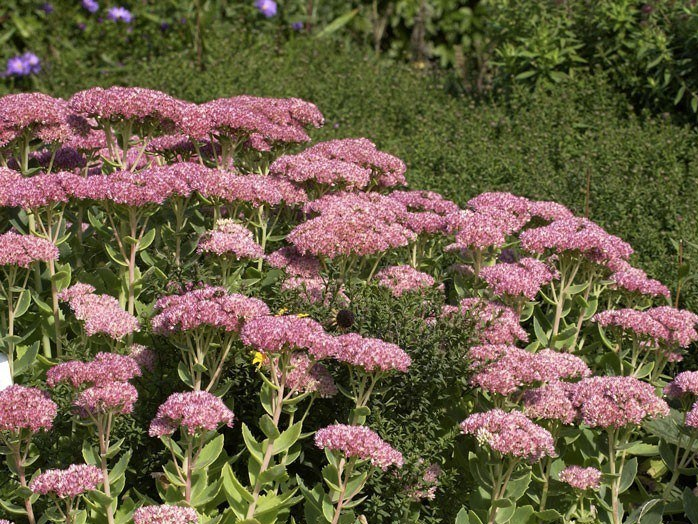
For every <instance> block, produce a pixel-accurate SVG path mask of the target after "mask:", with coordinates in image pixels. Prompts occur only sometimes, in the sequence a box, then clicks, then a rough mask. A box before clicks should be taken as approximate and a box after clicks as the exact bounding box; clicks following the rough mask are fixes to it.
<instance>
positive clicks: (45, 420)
mask: <svg viewBox="0 0 698 524" xmlns="http://www.w3.org/2000/svg"><path fill="white" fill-rule="evenodd" d="M57 412H58V406H57V405H56V403H55V402H53V401H52V400H51V397H50V396H49V395H48V393H46V392H45V391H41V390H40V389H36V388H29V387H25V386H18V385H16V384H15V385H12V386H10V387H8V388H5V389H3V390H2V391H0V431H11V432H13V433H18V432H20V431H22V430H28V431H30V432H31V433H36V432H38V431H40V430H42V429H44V430H49V429H51V428H52V427H53V419H54V418H56V413H57Z"/></svg>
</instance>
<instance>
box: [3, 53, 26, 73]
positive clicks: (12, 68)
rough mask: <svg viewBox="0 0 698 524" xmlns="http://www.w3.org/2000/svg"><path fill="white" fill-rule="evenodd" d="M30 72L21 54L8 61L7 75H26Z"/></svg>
mask: <svg viewBox="0 0 698 524" xmlns="http://www.w3.org/2000/svg"><path fill="white" fill-rule="evenodd" d="M28 74H29V68H28V67H27V65H26V64H25V63H24V60H22V57H21V56H13V57H12V58H10V59H9V60H8V61H7V69H6V70H5V75H6V76H26V75H28Z"/></svg>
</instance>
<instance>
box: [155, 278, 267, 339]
mask: <svg viewBox="0 0 698 524" xmlns="http://www.w3.org/2000/svg"><path fill="white" fill-rule="evenodd" d="M155 310H156V311H159V313H158V314H157V315H155V317H153V319H152V321H151V326H152V328H153V331H155V332H156V333H159V334H161V335H170V334H173V333H178V332H182V331H192V330H195V329H199V328H206V327H212V328H215V329H221V330H223V331H227V332H233V333H239V332H240V330H241V329H242V326H243V324H244V323H245V322H246V321H249V320H251V319H253V318H256V317H260V316H265V315H268V314H269V308H268V307H267V305H266V304H265V303H264V302H262V301H261V300H259V299H256V298H249V297H246V296H244V295H238V294H235V293H232V294H231V293H228V292H227V291H226V289H225V288H222V287H212V286H207V287H203V288H200V289H194V290H192V291H188V292H186V293H184V294H182V295H169V296H166V297H162V298H160V299H159V300H158V301H157V302H156V303H155Z"/></svg>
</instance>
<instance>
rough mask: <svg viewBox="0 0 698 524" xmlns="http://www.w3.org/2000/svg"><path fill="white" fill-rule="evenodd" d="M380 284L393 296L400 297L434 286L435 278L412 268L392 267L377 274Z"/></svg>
mask: <svg viewBox="0 0 698 524" xmlns="http://www.w3.org/2000/svg"><path fill="white" fill-rule="evenodd" d="M376 280H377V281H378V284H380V285H381V286H383V287H386V288H388V289H389V290H390V291H391V293H392V294H393V296H395V297H400V296H402V295H403V293H407V292H409V291H420V290H422V289H425V288H430V287H432V286H433V285H434V277H432V276H431V275H428V274H427V273H423V272H421V271H418V270H416V269H414V268H413V267H412V266H391V267H388V268H384V269H381V270H380V271H379V272H378V273H376Z"/></svg>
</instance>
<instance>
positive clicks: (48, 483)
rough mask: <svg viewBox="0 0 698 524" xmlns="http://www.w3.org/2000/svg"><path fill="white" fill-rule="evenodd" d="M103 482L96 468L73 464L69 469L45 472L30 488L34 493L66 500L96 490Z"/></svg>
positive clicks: (36, 478) (100, 473) (32, 482)
mask: <svg viewBox="0 0 698 524" xmlns="http://www.w3.org/2000/svg"><path fill="white" fill-rule="evenodd" d="M102 481H103V477H102V472H101V471H100V470H99V469H98V468H96V467H95V466H89V465H87V464H73V465H71V466H69V467H68V468H67V469H49V470H46V471H44V472H43V473H42V474H40V475H38V476H36V477H34V479H33V480H32V481H31V483H30V484H29V487H30V488H31V490H32V491H33V492H34V493H38V494H40V495H54V496H56V497H58V498H61V499H65V498H74V497H77V496H78V495H82V494H83V493H86V492H88V491H91V490H93V489H96V488H97V486H99V485H100V484H101V483H102Z"/></svg>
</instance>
